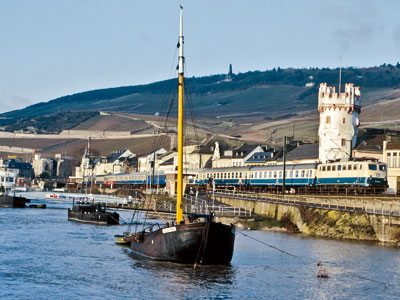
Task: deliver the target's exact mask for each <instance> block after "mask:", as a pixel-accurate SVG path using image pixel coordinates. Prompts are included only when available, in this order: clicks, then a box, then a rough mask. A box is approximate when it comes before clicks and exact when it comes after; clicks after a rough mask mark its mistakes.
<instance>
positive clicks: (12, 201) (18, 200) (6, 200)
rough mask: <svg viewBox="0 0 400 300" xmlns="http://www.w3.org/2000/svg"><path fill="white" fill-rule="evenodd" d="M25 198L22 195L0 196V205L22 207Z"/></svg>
mask: <svg viewBox="0 0 400 300" xmlns="http://www.w3.org/2000/svg"><path fill="white" fill-rule="evenodd" d="M26 202H27V200H26V198H24V197H17V196H6V195H2V196H0V207H14V208H24V207H25V204H26Z"/></svg>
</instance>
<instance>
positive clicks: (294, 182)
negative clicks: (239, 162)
mask: <svg viewBox="0 0 400 300" xmlns="http://www.w3.org/2000/svg"><path fill="white" fill-rule="evenodd" d="M315 173H316V164H288V165H286V170H285V185H287V186H311V185H314V183H315V180H314V176H315ZM249 183H250V185H252V186H275V185H282V184H283V165H275V166H258V167H252V168H251V170H250V180H249Z"/></svg>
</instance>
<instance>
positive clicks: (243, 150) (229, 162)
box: [212, 143, 265, 168]
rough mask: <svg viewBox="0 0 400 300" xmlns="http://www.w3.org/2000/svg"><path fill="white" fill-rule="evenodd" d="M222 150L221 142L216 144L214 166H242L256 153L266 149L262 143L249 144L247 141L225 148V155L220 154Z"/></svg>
mask: <svg viewBox="0 0 400 300" xmlns="http://www.w3.org/2000/svg"><path fill="white" fill-rule="evenodd" d="M220 152H221V151H220V148H219V144H216V145H215V149H214V154H213V158H212V167H213V168H225V167H241V166H244V165H245V162H246V161H247V160H248V159H249V158H250V157H251V156H252V155H253V154H254V153H260V152H265V151H264V149H263V148H262V147H261V146H260V145H248V144H246V143H245V144H243V145H241V146H239V147H236V148H233V149H229V150H225V151H224V152H223V155H220Z"/></svg>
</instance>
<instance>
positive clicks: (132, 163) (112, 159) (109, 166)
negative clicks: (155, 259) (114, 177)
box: [93, 149, 137, 176]
mask: <svg viewBox="0 0 400 300" xmlns="http://www.w3.org/2000/svg"><path fill="white" fill-rule="evenodd" d="M93 165H94V171H93V173H94V175H95V176H99V175H106V174H120V173H128V172H129V171H131V169H130V167H132V171H133V169H136V168H137V157H136V154H133V153H132V152H131V151H130V150H128V149H124V150H119V151H114V152H112V153H111V154H109V155H107V156H106V157H105V158H102V159H96V160H95V161H93Z"/></svg>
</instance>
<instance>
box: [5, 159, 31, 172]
mask: <svg viewBox="0 0 400 300" xmlns="http://www.w3.org/2000/svg"><path fill="white" fill-rule="evenodd" d="M4 162H5V164H6V165H7V167H8V168H10V169H20V170H22V169H27V170H29V169H32V164H31V163H28V162H23V161H19V160H15V159H7V160H5V161H4Z"/></svg>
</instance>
